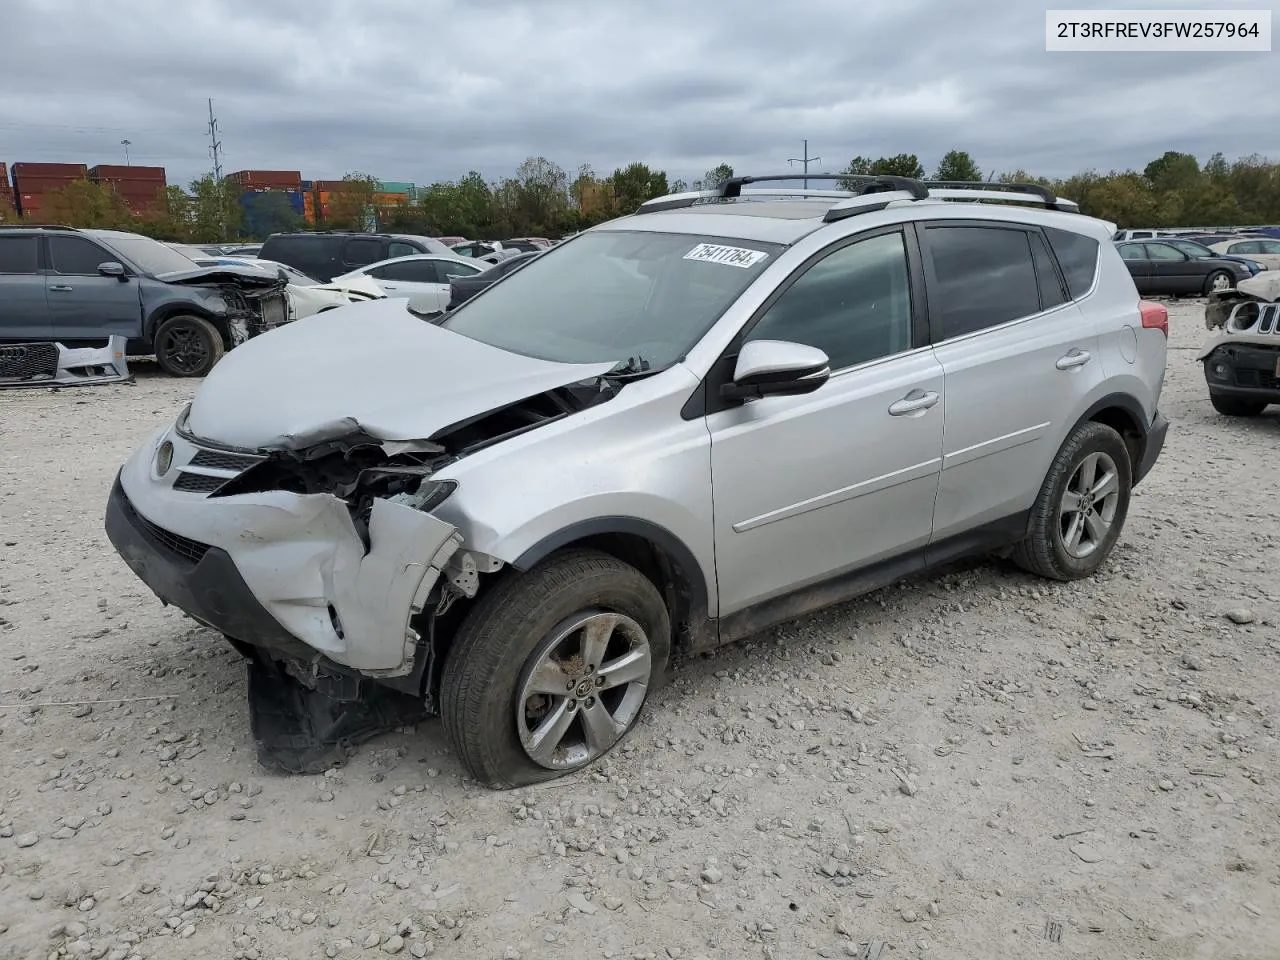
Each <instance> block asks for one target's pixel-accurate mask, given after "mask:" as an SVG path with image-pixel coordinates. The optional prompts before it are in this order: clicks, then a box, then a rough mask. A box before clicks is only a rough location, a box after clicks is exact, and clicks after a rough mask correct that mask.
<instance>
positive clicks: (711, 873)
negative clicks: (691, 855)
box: [702, 866, 724, 883]
mask: <svg viewBox="0 0 1280 960" xmlns="http://www.w3.org/2000/svg"><path fill="white" fill-rule="evenodd" d="M702 879H703V880H704V881H705V882H706V883H719V882H720V881H721V880H723V879H724V874H723V873H721V872H720V868H719V867H714V866H709V867H707V868H706V869H705V870H703V871H702Z"/></svg>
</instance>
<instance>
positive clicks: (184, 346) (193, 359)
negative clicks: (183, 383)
mask: <svg viewBox="0 0 1280 960" xmlns="http://www.w3.org/2000/svg"><path fill="white" fill-rule="evenodd" d="M155 351H156V362H157V363H159V364H160V369H162V370H163V371H164V372H165V373H167V374H169V375H170V376H172V377H203V376H205V375H206V374H208V372H209V371H210V370H212V369H213V365H214V364H215V363H217V362H218V361H219V360H221V359H222V355H223V354H224V353H226V345H225V344H224V343H223V342H222V334H220V333H219V332H218V328H217V327H215V326H214V325H213V324H212V323H210V322H209V321H208V320H206V319H204V318H203V317H194V316H189V315H184V316H180V317H170V318H169V319H168V320H166V321H165V322H164V323H162V324H160V329H159V330H157V331H156V338H155Z"/></svg>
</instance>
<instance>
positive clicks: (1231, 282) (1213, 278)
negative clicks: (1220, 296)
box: [1204, 270, 1236, 296]
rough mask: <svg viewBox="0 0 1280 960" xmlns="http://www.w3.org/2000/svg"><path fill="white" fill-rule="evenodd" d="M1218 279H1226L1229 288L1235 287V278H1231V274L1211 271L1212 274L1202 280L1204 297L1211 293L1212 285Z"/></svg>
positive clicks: (1223, 271)
mask: <svg viewBox="0 0 1280 960" xmlns="http://www.w3.org/2000/svg"><path fill="white" fill-rule="evenodd" d="M1220 277H1226V279H1227V284H1228V286H1229V287H1234V286H1235V285H1236V284H1235V278H1234V277H1232V276H1231V274H1230V273H1228V272H1227V271H1226V270H1215V271H1213V273H1211V274H1209V276H1207V277H1205V280H1204V293H1205V296H1208V295H1209V294H1211V293H1213V290H1214V284H1215V283H1216V282H1217V281H1218V279H1219V278H1220Z"/></svg>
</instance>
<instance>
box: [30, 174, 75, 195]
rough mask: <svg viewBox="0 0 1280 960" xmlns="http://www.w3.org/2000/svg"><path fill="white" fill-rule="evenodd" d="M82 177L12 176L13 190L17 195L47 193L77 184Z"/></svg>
mask: <svg viewBox="0 0 1280 960" xmlns="http://www.w3.org/2000/svg"><path fill="white" fill-rule="evenodd" d="M83 179H84V178H83V177H32V176H27V175H25V174H18V173H15V174H14V175H13V188H14V189H15V190H17V191H18V192H19V193H33V194H34V193H48V192H49V191H50V190H58V189H61V188H62V187H65V186H66V185H67V184H69V183H78V182H79V181H81V180H83Z"/></svg>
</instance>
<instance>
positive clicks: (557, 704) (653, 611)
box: [440, 550, 671, 789]
mask: <svg viewBox="0 0 1280 960" xmlns="http://www.w3.org/2000/svg"><path fill="white" fill-rule="evenodd" d="M670 646H671V622H670V618H669V616H668V614H667V609H666V605H665V604H664V603H663V600H662V595H661V594H660V593H659V592H658V589H657V587H655V586H654V585H653V583H652V582H651V581H650V580H649V579H648V578H647V577H646V576H645V575H644V574H642V573H641V572H640V571H639V570H637V569H635V568H634V567H632V566H630V565H629V564H626V563H623V562H622V561H621V560H618V559H616V558H615V557H612V556H610V555H608V554H605V553H600V552H597V551H594V550H573V551H567V552H565V553H563V554H560V555H558V556H553V557H552V558H551V559H549V560H548V561H547V562H545V563H544V564H542V565H540V566H538V567H535V568H534V569H533V570H531V571H529V572H528V573H525V574H516V575H513V576H511V577H509V578H508V579H506V580H504V581H502V582H499V583H497V584H496V585H494V587H493V588H492V589H491V590H490V592H489V593H487V594H485V595H484V596H482V597H481V598H480V600H479V601H478V602H477V604H476V606H475V608H474V609H473V610H471V612H470V613H469V614H468V615H467V618H466V619H465V620H464V621H463V623H462V626H461V627H460V628H459V631H458V635H457V637H456V638H455V639H454V643H453V648H452V650H451V651H450V653H449V657H448V661H447V662H446V664H445V668H444V675H443V677H442V678H441V686H440V707H441V714H442V716H443V719H444V725H445V729H446V731H447V732H448V735H449V739H450V740H451V741H452V743H453V745H454V747H455V749H457V751H458V754H459V757H460V758H461V760H462V763H463V764H464V765H465V766H466V768H467V770H468V772H470V774H471V775H472V776H473V777H475V778H476V779H477V780H479V781H480V782H481V783H484V784H485V785H487V786H490V787H494V788H497V789H504V788H509V787H518V786H522V785H525V784H530V783H537V782H539V781H543V780H549V779H552V778H554V777H558V776H562V775H564V774H567V773H572V772H574V771H576V770H580V769H582V768H583V767H585V766H587V765H589V764H591V763H593V762H595V761H596V760H598V759H599V758H600V757H602V756H604V755H605V754H606V753H608V752H609V751H610V750H612V749H613V747H615V746H616V745H617V744H618V743H619V742H621V740H622V739H623V738H624V737H625V736H626V735H627V734H628V733H629V732H630V731H631V730H632V729H633V728H634V727H635V724H636V721H637V720H638V718H639V716H640V712H641V709H642V707H643V706H644V703H645V700H646V698H647V696H648V692H649V690H651V689H652V688H653V687H654V686H655V685H656V684H657V682H658V681H659V679H660V678H661V677H662V674H663V672H664V670H665V668H666V663H667V658H668V654H669V652H670Z"/></svg>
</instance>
